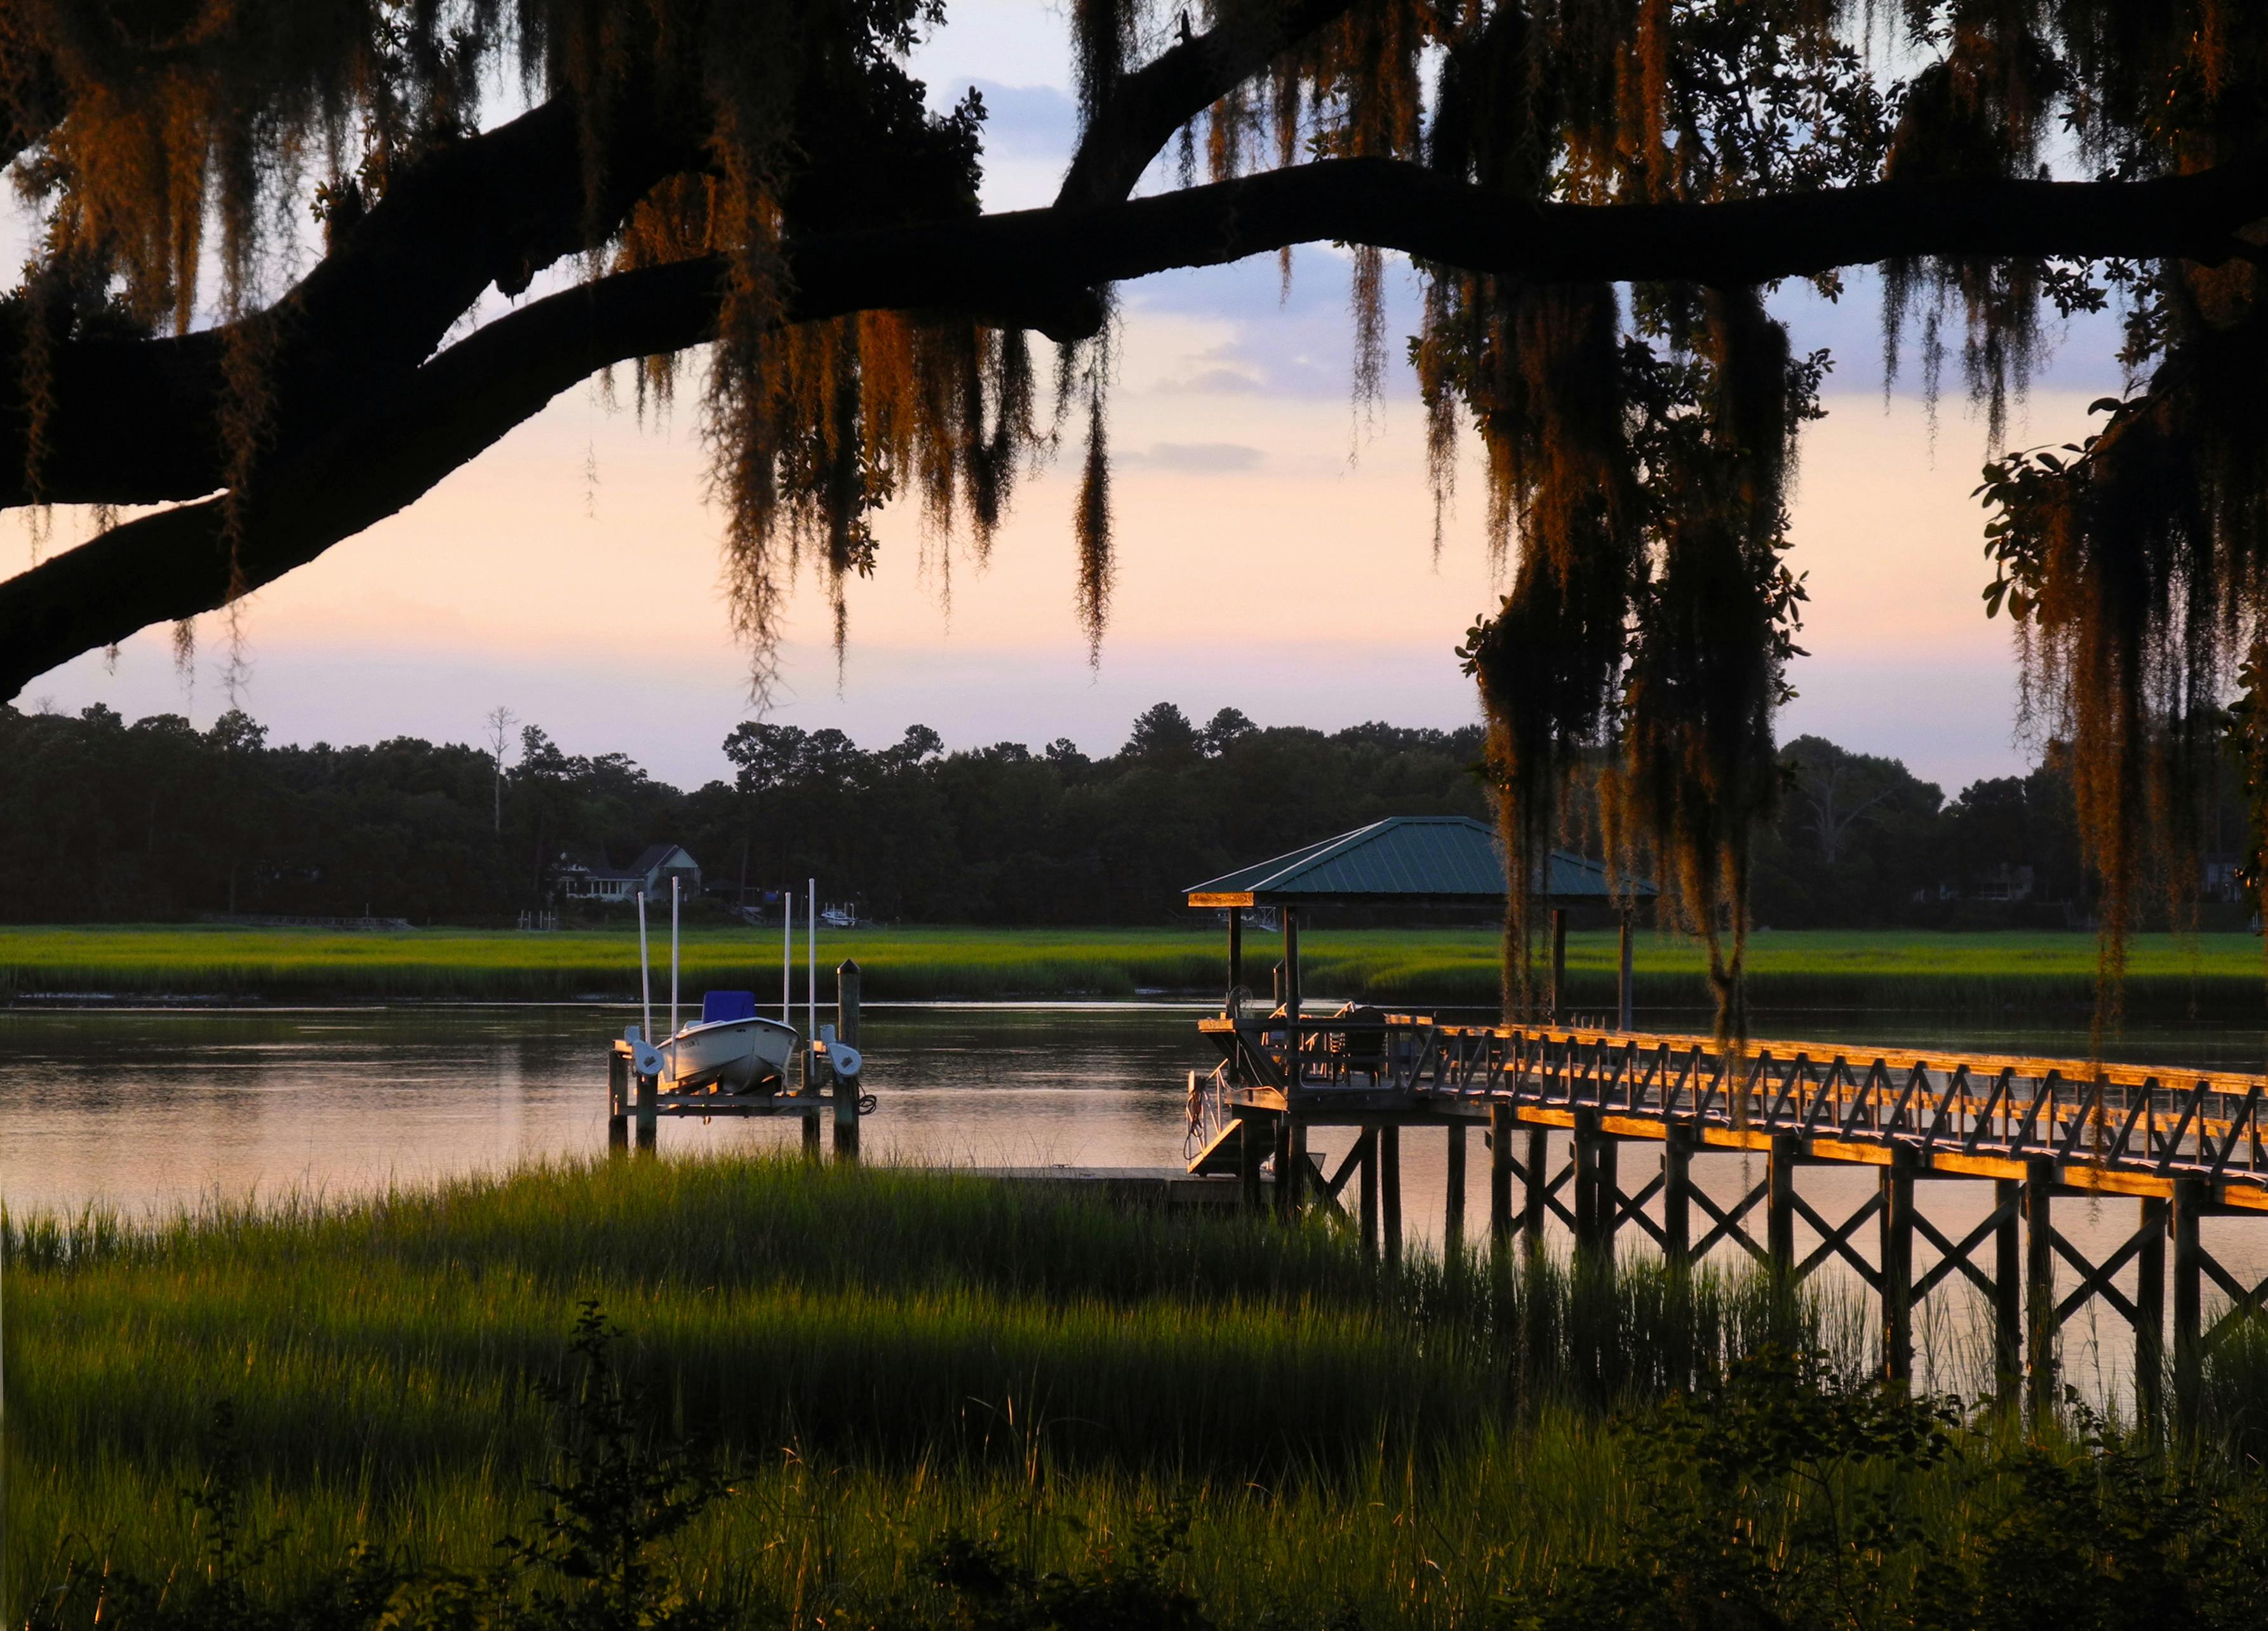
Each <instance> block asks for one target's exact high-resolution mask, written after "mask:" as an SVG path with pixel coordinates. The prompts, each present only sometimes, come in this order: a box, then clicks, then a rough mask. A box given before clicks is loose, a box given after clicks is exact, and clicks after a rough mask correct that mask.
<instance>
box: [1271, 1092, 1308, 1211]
mask: <svg viewBox="0 0 2268 1631" xmlns="http://www.w3.org/2000/svg"><path fill="white" fill-rule="evenodd" d="M1284 1153H1285V1157H1286V1159H1285V1167H1287V1168H1289V1169H1290V1173H1289V1182H1285V1177H1284V1175H1283V1174H1282V1173H1281V1172H1279V1174H1278V1183H1279V1184H1280V1185H1281V1186H1282V1188H1283V1190H1284V1197H1285V1215H1286V1216H1288V1217H1295V1218H1296V1217H1298V1216H1299V1215H1300V1212H1301V1211H1302V1210H1303V1209H1304V1208H1305V1207H1306V1206H1307V1121H1306V1119H1305V1118H1303V1117H1301V1116H1300V1114H1299V1113H1298V1112H1297V1111H1290V1110H1287V1111H1285V1112H1284Z"/></svg>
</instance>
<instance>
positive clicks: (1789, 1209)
mask: <svg viewBox="0 0 2268 1631" xmlns="http://www.w3.org/2000/svg"><path fill="white" fill-rule="evenodd" d="M1796 1148H1797V1140H1796V1137H1795V1135H1794V1134H1793V1133H1773V1134H1772V1135H1771V1154H1770V1155H1767V1156H1766V1157H1765V1162H1766V1165H1765V1168H1764V1256H1765V1258H1767V1259H1768V1261H1769V1263H1770V1266H1771V1273H1772V1274H1773V1276H1774V1277H1775V1278H1777V1279H1781V1280H1785V1279H1786V1278H1788V1277H1789V1276H1791V1275H1793V1273H1794V1272H1795V1155H1796Z"/></svg>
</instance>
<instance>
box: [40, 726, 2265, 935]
mask: <svg viewBox="0 0 2268 1631" xmlns="http://www.w3.org/2000/svg"><path fill="white" fill-rule="evenodd" d="M723 751H724V756H725V761H726V763H727V764H728V765H729V766H730V769H731V774H730V776H729V778H724V779H718V780H715V781H711V782H709V783H707V784H706V785H704V786H701V787H698V788H696V789H694V790H692V791H690V792H682V791H680V790H679V789H677V788H675V787H672V786H666V784H664V783H661V782H659V781H656V780H654V779H652V777H651V776H649V775H648V774H647V773H646V772H645V771H644V770H643V769H642V768H640V767H639V766H638V765H637V764H635V763H633V762H632V761H631V760H630V758H629V757H628V756H625V755H622V754H618V753H610V754H600V755H598V756H593V757H585V756H579V755H571V754H568V753H565V752H563V751H562V750H561V749H560V748H559V747H558V746H557V745H556V743H555V742H553V741H552V740H551V739H550V737H549V735H547V734H545V733H544V732H543V731H542V730H541V729H540V728H538V727H533V726H530V727H526V728H525V729H523V730H522V731H521V732H520V733H519V742H518V743H517V744H516V748H514V749H510V750H507V751H504V752H490V751H488V750H486V749H481V748H475V747H471V746H467V745H463V744H436V743H432V742H423V741H419V740H416V739H415V738H410V737H399V738H395V739H394V740H392V741H389V742H379V743H376V744H374V745H372V746H368V747H333V746H330V745H328V744H327V743H320V742H319V743H316V744H314V745H313V746H311V747H271V746H269V743H268V742H267V733H266V730H265V729H264V727H261V726H260V725H259V724H257V723H255V722H254V720H252V719H250V718H249V717H248V716H247V715H246V714H244V713H242V712H234V711H232V712H228V713H225V714H224V715H222V716H221V717H220V719H219V720H217V721H216V722H215V723H214V724H213V725H212V726H211V727H210V728H209V729H206V730H203V731H199V730H196V729H194V728H192V727H191V726H190V724H189V722H188V720H185V719H182V718H181V717H180V716H179V715H174V714H158V715H154V716H152V717H151V718H148V719H144V720H138V721H136V722H134V723H131V724H129V723H128V722H127V721H126V720H124V719H123V718H122V717H121V716H120V715H119V714H117V713H116V712H113V711H112V710H110V709H108V708H107V707H103V706H101V705H96V706H94V707H92V708H89V709H87V710H86V711H85V712H83V713H80V714H78V715H77V716H66V715H61V714H55V713H33V714H25V713H20V712H15V711H14V710H0V763H4V764H6V765H7V766H8V767H9V769H8V773H7V774H6V775H5V777H4V778H0V916H4V917H5V918H7V919H11V920H15V921H19V922H20V921H124V920H144V919H176V918H185V917H190V916H194V915H196V914H199V913H239V914H243V913H258V914H277V915H294V916H358V915H363V914H365V913H370V914H376V915H379V916H387V917H402V918H408V919H411V920H412V921H416V922H460V923H480V922H492V921H512V920H513V919H514V918H515V915H516V914H517V913H519V912H520V911H527V910H531V909H541V908H549V907H559V906H561V905H568V906H569V907H570V908H571V909H572V907H573V904H572V903H564V902H562V901H561V900H560V899H559V898H558V897H557V878H556V874H557V869H558V867H559V866H560V864H561V862H562V860H563V858H568V857H574V858H578V859H583V860H599V861H611V862H612V863H613V864H616V865H620V864H623V863H626V862H627V861H628V860H630V857H631V856H632V855H634V854H635V853H636V852H637V851H638V850H639V849H640V848H642V847H643V846H644V845H647V844H650V843H654V842H658V841H667V842H672V843H677V844H681V845H684V846H685V847H686V848H687V849H688V850H689V851H690V852H692V853H693V854H694V856H695V857H696V859H697V860H699V861H700V863H701V864H702V866H703V869H704V873H705V877H706V881H707V883H708V886H709V889H710V891H711V897H712V898H711V903H710V906H709V909H710V910H724V909H727V908H730V907H733V906H738V905H740V904H742V903H744V902H761V901H762V898H763V895H764V892H765V891H766V890H768V889H778V888H779V887H780V886H781V885H782V884H784V883H792V884H795V885H800V883H801V882H802V880H803V879H805V878H806V877H810V876H815V877H817V878H818V879H819V880H820V887H821V894H822V895H823V896H824V897H826V898H828V899H829V900H844V899H849V900H855V901H856V902H857V903H858V905H859V907H860V909H861V911H863V912H865V914H867V915H870V916H873V917H876V918H881V919H891V920H901V921H911V922H940V923H943V922H966V923H998V924H1012V925H1040V924H1076V923H1140V922H1157V921H1174V920H1176V919H1178V918H1180V917H1181V916H1182V915H1183V914H1182V909H1181V908H1180V907H1179V906H1178V904H1177V891H1178V890H1179V889H1182V888H1183V887H1185V886H1187V885H1188V884H1189V883H1191V882H1196V881H1197V880H1200V879H1203V878H1205V877H1208V876H1211V875H1214V874H1216V873H1219V872H1222V871H1226V870H1227V869H1228V868H1229V867H1233V866H1238V865H1241V864H1243V863H1245V862H1248V861H1251V860H1258V859H1261V858H1263V857H1266V856H1269V855H1272V854H1276V853H1279V852H1283V851H1285V850H1288V849H1291V848H1293V847H1295V846H1297V845H1301V844H1305V843H1308V842H1311V841H1312V840H1314V839H1315V838H1322V837H1327V836H1329V835H1330V834H1332V833H1335V832H1339V831H1343V830H1346V829H1348V828H1351V827H1355V826H1358V825H1360V824H1361V823H1365V822H1368V821H1373V820H1376V819H1378V818H1380V817H1381V816H1394V815H1465V816H1478V817H1483V818H1485V817H1486V816H1487V815H1488V798H1487V793H1486V791H1485V788H1484V785H1483V782H1482V780H1481V779H1480V777H1479V775H1478V774H1477V772H1476V765H1477V763H1478V761H1479V760H1480V758H1481V756H1482V751H1483V744H1482V740H1481V732H1480V728H1479V727H1477V726H1474V727H1466V728H1464V729H1461V730H1454V731H1440V730H1426V729H1408V728H1403V727H1395V726H1390V725H1384V724H1367V725H1358V726H1354V727H1350V728H1348V729H1345V730H1341V731H1337V732H1329V733H1326V732H1322V731H1316V730H1308V729H1303V728H1299V727H1268V728H1263V727H1259V726H1256V725H1255V724H1254V723H1253V721H1251V720H1249V719H1248V718H1246V717H1245V715H1244V714H1242V713H1241V712H1238V711H1237V710H1236V709H1233V708H1224V709H1222V710H1220V711H1219V712H1218V713H1216V714H1215V715H1213V717H1212V718H1211V720H1210V721H1208V722H1207V723H1205V724H1204V725H1202V726H1200V725H1197V724H1196V723H1195V722H1194V721H1192V720H1189V718H1188V717H1187V716H1185V715H1184V714H1183V713H1182V711H1181V710H1180V709H1179V708H1177V707H1175V706H1174V705H1171V704H1168V703H1160V704H1159V705H1157V706H1155V707H1153V708H1151V709H1149V710H1148V711H1147V712H1145V713H1143V714H1142V715H1141V717H1140V718H1139V719H1138V720H1136V721H1135V722H1134V727H1133V729H1132V732H1131V733H1130V735H1129V737H1128V739H1127V741H1126V742H1125V744H1124V745H1123V747H1122V748H1120V749H1119V750H1118V751H1117V752H1116V753H1114V754H1111V755H1108V756H1105V757H1101V758H1091V757H1089V756H1087V755H1086V754H1085V753H1082V752H1081V751H1080V750H1079V748H1078V747H1077V746H1075V745H1074V744H1073V743H1071V742H1069V741H1067V740H1061V739H1059V740H1057V741H1055V742H1049V744H1047V745H1046V746H1045V747H1043V748H1041V749H1032V748H1029V747H1027V746H1026V745H1024V744H1022V743H1018V742H1000V743H997V744H995V745H993V746H991V747H988V748H977V749H965V750H961V751H957V752H951V753H948V752H946V750H945V746H944V743H943V741H942V740H941V739H940V738H939V735H938V734H937V733H936V732H935V731H933V730H931V729H929V728H927V727H924V726H915V727H911V728H910V729H909V730H908V731H907V732H906V733H905V734H904V735H903V736H902V738H901V739H900V740H899V741H897V742H894V743H891V744H890V745H889V746H887V747H884V748H880V749H872V750H869V749H861V748H860V747H858V745H857V744H856V743H855V742H852V741H851V739H850V738H849V737H848V736H846V735H844V734H843V733H842V732H840V731H836V730H818V731H806V730H803V729H800V728H799V727H794V726H789V725H776V724H769V723H760V722H750V723H747V724H744V725H741V726H740V727H737V728H736V729H734V730H733V733H732V734H731V735H730V736H728V737H727V738H726V739H725V742H724V744H723ZM1782 762H1783V765H1784V768H1785V771H1786V791H1785V794H1784V796H1783V798H1782V799H1781V801H1780V808H1779V811H1778V816H1777V818H1776V820H1775V822H1774V823H1773V825H1772V827H1771V830H1769V831H1768V832H1767V833H1765V834H1764V838H1763V842H1762V843H1761V845H1760V846H1759V853H1758V866H1757V877H1756V887H1755V890H1754V900H1755V910H1756V920H1757V921H1758V922H1760V923H1764V924H1767V925H1770V926H1776V927H1789V928H1793V927H1812V926H1878V925H1962V924H1970V925H1976V926H1990V925H2005V924H2011V923H2014V924H2038V925H2043V926H2044V925H2047V924H2059V923H2062V922H2065V921H2071V920H2078V919H2083V918H2084V916H2085V913H2086V911H2087V906H2088V885H2087V882H2086V878H2085V875H2084V869H2083V867H2082V866H2081V861H2080V845H2079V838H2078V834H2077V830H2076V827H2075V823H2074V821H2073V814H2072V810H2073V803H2072V796H2071V786H2070V781H2069V778H2068V775H2067V774H2066V771H2065V769H2064V768H2063V758H2062V756H2061V754H2060V753H2059V752H2058V751H2055V750H2053V749H2051V751H2050V752H2049V754H2048V755H2047V756H2046V757H2045V759H2044V761H2043V764H2042V765H2041V766H2040V768H2038V769H2036V770H2035V771H2032V772H2031V773H2030V774H2029V775H2028V776H2023V777H2003V778H1998V779H1989V780H1984V781H1978V782H1974V783H1972V784H1970V786H1968V787H1966V788H1964V789H1962V792H1961V793H1959V794H1958V795H1957V796H1956V797H1955V798H1954V799H1952V800H1951V801H1948V800H1946V799H1945V798H1944V796H1943V795H1942V793H1940V790H1939V789H1938V788H1937V787H1936V786H1933V785H1932V784H1930V783H1927V782H1924V781H1921V780H1919V779H1917V778H1915V777H1914V776H1913V775H1912V774H1911V773H1910V772H1909V771H1907V770H1906V768H1905V767H1904V765H1903V764H1899V763H1898V762H1897V761H1896V760H1895V759H1888V758H1881V757H1877V756H1871V755H1866V754H1858V753H1852V752H1849V751H1847V750H1845V749H1841V748H1838V747H1837V746H1836V745H1835V744H1833V743H1831V742H1825V741H1823V740H1821V739H1820V738H1817V737H1810V736H1806V737H1800V738H1798V739H1796V740H1795V741H1793V742H1789V743H1787V744H1786V747H1785V748H1784V749H1782ZM2229 803H2230V813H2229V815H2228V822H2229V823H2234V824H2233V825H2232V826H2230V831H2231V834H2232V835H2233V836H2234V835H2241V834H2242V830H2243V828H2242V807H2241V806H2240V805H2237V804H2235V801H2234V795H2233V794H2232V795H2230V798H2229ZM1574 819H1575V820H1576V822H1577V824H1578V830H1576V831H1575V832H1573V833H1572V834H1571V835H1570V842H1572V843H1573V844H1576V845H1582V846H1584V847H1587V848H1593V849H1595V847H1596V843H1597V839H1596V836H1595V829H1594V827H1593V825H1592V823H1590V822H1588V821H1587V820H1585V819H1584V818H1583V817H1582V816H1581V815H1580V812H1579V813H1578V814H1577V816H1575V818H1574ZM1585 830H1589V836H1588V837H1587V838H1586V836H1585ZM2229 847H2231V848H2233V847H2235V845H2234V842H2233V841H2232V843H2231V845H2229ZM2213 893H2214V890H2213V888H2212V887H2211V880H2210V877H2209V878H2208V887H2207V889H2206V890H2205V894H2206V895H2207V897H2211V896H2212V895H2213ZM589 910H590V911H600V910H601V909H599V908H595V907H594V908H590V909H589Z"/></svg>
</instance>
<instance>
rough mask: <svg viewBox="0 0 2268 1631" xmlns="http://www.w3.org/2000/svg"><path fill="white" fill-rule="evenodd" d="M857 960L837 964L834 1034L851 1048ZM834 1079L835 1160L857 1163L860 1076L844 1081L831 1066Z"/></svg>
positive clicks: (853, 1044)
mask: <svg viewBox="0 0 2268 1631" xmlns="http://www.w3.org/2000/svg"><path fill="white" fill-rule="evenodd" d="M860 978H861V973H860V970H859V968H858V962H857V961H856V959H854V958H850V957H845V958H844V959H843V961H842V962H841V963H836V965H835V1035H836V1039H837V1040H838V1041H840V1042H842V1043H843V1044H844V1045H846V1046H848V1047H852V1048H856V1047H857V1046H858V987H859V983H860ZM828 1075H830V1076H833V1077H834V1079H835V1159H836V1160H837V1161H839V1162H851V1163H854V1164H855V1163H856V1162H857V1161H858V1077H856V1076H852V1077H851V1079H850V1080H849V1081H844V1080H843V1078H842V1077H841V1076H840V1075H836V1073H835V1071H834V1070H833V1069H832V1068H831V1067H830V1068H829V1069H828Z"/></svg>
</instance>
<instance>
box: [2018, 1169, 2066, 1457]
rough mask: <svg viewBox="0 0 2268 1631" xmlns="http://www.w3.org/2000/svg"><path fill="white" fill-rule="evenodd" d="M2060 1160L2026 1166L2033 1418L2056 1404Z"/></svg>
mask: <svg viewBox="0 0 2268 1631" xmlns="http://www.w3.org/2000/svg"><path fill="white" fill-rule="evenodd" d="M2054 1197H2055V1162H2052V1161H2049V1160H2045V1159H2040V1158H2035V1159H2033V1160H2031V1161H2028V1162H2025V1163H2024V1359H2025V1382H2026V1384H2027V1385H2026V1389H2025V1391H2026V1394H2027V1396H2028V1399H2029V1404H2030V1406H2031V1413H2032V1420H2033V1421H2037V1422H2046V1421H2051V1420H2053V1418H2054V1416H2055V1406H2056V1353H2055V1350H2056V1325H2057V1323H2058V1322H2057V1319H2056V1293H2055V1210H2054Z"/></svg>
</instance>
